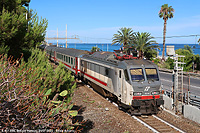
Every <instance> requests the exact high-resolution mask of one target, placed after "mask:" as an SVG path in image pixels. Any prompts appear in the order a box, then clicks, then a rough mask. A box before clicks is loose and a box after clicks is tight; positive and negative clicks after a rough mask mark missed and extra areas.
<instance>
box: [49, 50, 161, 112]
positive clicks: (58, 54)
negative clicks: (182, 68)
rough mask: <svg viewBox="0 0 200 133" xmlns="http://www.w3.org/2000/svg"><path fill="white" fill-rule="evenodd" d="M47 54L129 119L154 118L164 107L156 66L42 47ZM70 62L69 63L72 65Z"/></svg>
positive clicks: (101, 54)
mask: <svg viewBox="0 0 200 133" xmlns="http://www.w3.org/2000/svg"><path fill="white" fill-rule="evenodd" d="M46 51H47V54H48V55H49V56H51V57H50V58H53V60H55V61H60V62H62V63H63V64H65V66H66V68H68V69H69V70H70V71H72V72H73V73H74V74H75V76H77V77H79V78H81V79H82V80H84V81H85V82H87V83H88V84H90V85H91V86H92V87H93V88H94V89H95V90H96V91H98V92H99V93H100V94H102V95H103V96H104V97H108V98H110V99H112V100H114V101H116V102H117V103H118V105H119V107H123V108H124V109H126V110H127V111H128V112H130V113H131V114H132V115H133V114H135V115H141V114H156V113H157V112H158V107H159V106H160V105H163V104H164V101H163V98H162V94H161V89H160V88H161V81H160V76H159V70H158V67H157V65H155V64H154V63H153V62H151V61H148V60H144V59H133V58H130V57H129V56H126V55H121V56H118V55H116V54H115V53H113V52H95V53H93V54H89V52H87V51H84V50H77V49H69V48H57V47H56V48H52V47H49V46H47V47H46ZM72 62H73V63H72Z"/></svg>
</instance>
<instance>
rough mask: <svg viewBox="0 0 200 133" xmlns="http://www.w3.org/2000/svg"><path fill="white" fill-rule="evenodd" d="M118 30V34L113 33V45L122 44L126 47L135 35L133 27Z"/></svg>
mask: <svg viewBox="0 0 200 133" xmlns="http://www.w3.org/2000/svg"><path fill="white" fill-rule="evenodd" d="M117 32H118V34H114V35H113V40H112V45H113V44H120V45H123V47H125V46H126V45H128V44H131V42H132V40H133V36H134V33H133V30H132V29H131V28H126V27H123V28H120V30H119V31H117Z"/></svg>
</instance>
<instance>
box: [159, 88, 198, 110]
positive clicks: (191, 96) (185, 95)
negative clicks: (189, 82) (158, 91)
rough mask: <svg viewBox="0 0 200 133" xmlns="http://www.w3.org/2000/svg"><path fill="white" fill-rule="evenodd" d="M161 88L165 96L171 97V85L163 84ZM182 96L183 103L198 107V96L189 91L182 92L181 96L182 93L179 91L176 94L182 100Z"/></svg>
mask: <svg viewBox="0 0 200 133" xmlns="http://www.w3.org/2000/svg"><path fill="white" fill-rule="evenodd" d="M162 87H163V86H162ZM163 90H164V95H165V96H168V97H170V98H173V92H172V87H171V86H166V85H165V89H164V88H163ZM188 95H189V97H188ZM182 97H183V103H185V104H190V105H193V106H196V107H198V108H199V109H200V96H197V95H194V94H191V93H190V92H188V93H183V96H182V94H181V93H180V94H179V95H178V100H179V101H182Z"/></svg>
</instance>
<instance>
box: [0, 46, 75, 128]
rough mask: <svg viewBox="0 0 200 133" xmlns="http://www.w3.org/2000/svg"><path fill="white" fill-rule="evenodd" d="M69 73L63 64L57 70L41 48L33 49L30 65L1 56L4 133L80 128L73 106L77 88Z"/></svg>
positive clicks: (0, 114) (1, 125)
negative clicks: (74, 92)
mask: <svg viewBox="0 0 200 133" xmlns="http://www.w3.org/2000/svg"><path fill="white" fill-rule="evenodd" d="M20 62H21V63H20ZM65 71H66V70H65V69H64V67H63V66H62V65H59V66H58V67H57V68H56V69H55V70H54V69H53V67H52V66H51V65H50V63H48V60H47V58H46V57H45V56H44V53H42V52H41V51H39V50H38V49H36V50H32V56H31V58H29V61H28V62H27V63H25V62H24V61H23V60H20V59H18V60H12V57H9V58H7V56H1V57H0V74H1V77H0V105H1V106H0V117H1V119H0V130H1V129H19V130H20V129H21V130H22V129H23V130H26V129H34V130H36V129H66V130H72V129H74V127H76V126H78V125H79V124H78V123H74V124H73V123H72V117H73V116H76V115H77V111H75V110H71V109H72V107H73V104H71V103H70V99H71V96H72V93H73V90H74V88H75V87H76V85H75V84H73V81H74V79H73V78H72V76H71V75H70V74H69V72H68V74H66V73H64V72H65ZM50 96H51V97H52V98H51V99H50V98H49V97H50Z"/></svg>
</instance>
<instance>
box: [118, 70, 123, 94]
mask: <svg viewBox="0 0 200 133" xmlns="http://www.w3.org/2000/svg"><path fill="white" fill-rule="evenodd" d="M122 77H123V76H122V70H119V71H118V96H119V97H122V93H123V78H122Z"/></svg>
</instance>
